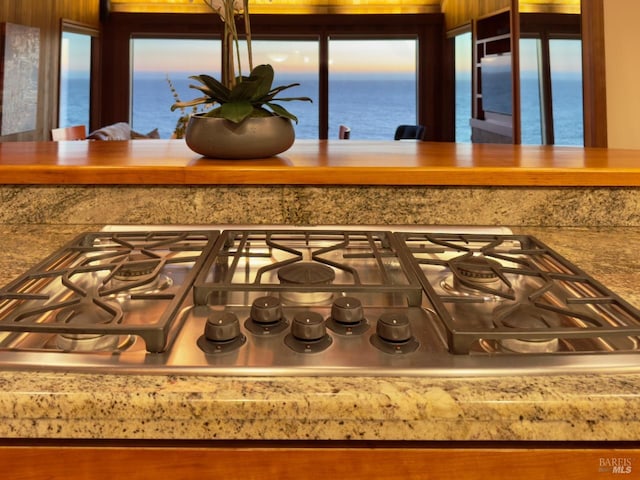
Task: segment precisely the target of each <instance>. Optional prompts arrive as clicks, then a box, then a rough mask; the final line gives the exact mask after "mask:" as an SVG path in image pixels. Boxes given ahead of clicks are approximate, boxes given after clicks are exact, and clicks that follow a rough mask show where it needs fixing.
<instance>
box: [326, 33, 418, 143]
mask: <svg viewBox="0 0 640 480" xmlns="http://www.w3.org/2000/svg"><path fill="white" fill-rule="evenodd" d="M416 56H417V40H415V39H404V40H403V39H397V40H396V39H393V40H350V39H349V40H347V39H331V40H330V41H329V138H338V130H339V128H340V125H346V126H348V127H349V128H350V129H351V137H350V138H351V139H368V140H374V139H386V140H389V139H393V136H394V133H395V130H396V127H397V126H398V125H400V124H409V125H413V124H416V123H417V103H416V99H417V82H416V72H417V67H416Z"/></svg>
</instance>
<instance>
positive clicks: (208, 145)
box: [171, 0, 311, 158]
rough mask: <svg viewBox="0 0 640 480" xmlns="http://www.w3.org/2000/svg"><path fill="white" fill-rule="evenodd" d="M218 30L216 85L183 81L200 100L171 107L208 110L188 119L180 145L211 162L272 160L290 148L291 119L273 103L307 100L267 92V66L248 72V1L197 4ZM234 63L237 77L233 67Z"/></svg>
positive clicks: (204, 78)
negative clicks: (211, 14)
mask: <svg viewBox="0 0 640 480" xmlns="http://www.w3.org/2000/svg"><path fill="white" fill-rule="evenodd" d="M203 1H204V2H205V3H206V4H207V5H209V7H211V8H212V9H213V10H214V11H215V12H216V13H217V14H218V15H219V17H220V19H221V20H222V22H223V24H224V34H223V37H222V74H221V80H217V79H215V78H214V77H212V76H210V75H206V74H201V75H194V76H192V77H189V78H191V79H193V80H196V81H197V82H199V84H198V85H190V87H191V88H194V89H197V90H199V91H200V92H201V93H202V96H200V97H198V98H195V99H193V100H190V101H186V102H180V101H177V102H175V103H174V104H173V105H172V106H171V110H172V111H173V110H176V109H185V108H189V107H194V106H197V105H207V106H211V107H212V108H210V109H208V110H207V111H206V112H203V113H198V114H194V115H191V117H190V119H189V122H188V124H187V129H186V133H185V140H186V142H187V145H188V146H189V148H191V149H192V150H194V151H195V152H197V153H200V154H201V155H204V156H207V157H215V158H261V157H270V156H273V155H277V154H278V153H281V152H283V151H285V150H287V149H288V148H289V147H291V145H292V144H293V141H294V139H295V132H294V129H293V125H292V123H291V122H292V121H294V122H296V123H297V122H298V119H297V117H296V116H295V115H293V114H292V113H291V112H289V111H288V110H287V109H286V108H284V107H283V106H282V105H280V103H279V102H287V101H294V100H299V101H308V102H310V101H311V99H310V98H308V97H279V96H278V95H279V94H280V93H281V92H282V91H284V90H286V89H289V88H292V87H296V86H298V85H299V84H298V83H293V84H290V85H283V86H278V87H273V79H274V70H273V67H272V66H271V65H268V64H265V65H258V66H256V67H255V68H254V67H253V58H252V56H253V55H252V50H251V26H250V17H249V0H203ZM240 17H242V18H243V19H244V28H245V39H246V42H247V57H248V65H249V73H248V74H247V75H243V72H242V62H241V55H240V48H239V42H240V38H239V34H238V29H237V26H236V20H237V19H239V18H240ZM236 63H237V72H236V68H235V64H236Z"/></svg>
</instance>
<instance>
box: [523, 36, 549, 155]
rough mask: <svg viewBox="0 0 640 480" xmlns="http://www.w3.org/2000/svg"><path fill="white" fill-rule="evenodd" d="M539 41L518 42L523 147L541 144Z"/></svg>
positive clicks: (532, 39)
mask: <svg viewBox="0 0 640 480" xmlns="http://www.w3.org/2000/svg"><path fill="white" fill-rule="evenodd" d="M538 52H540V40H539V39H536V38H526V39H522V40H520V125H521V128H520V132H521V137H522V138H521V143H522V144H523V145H540V144H541V143H542V132H543V124H542V120H543V119H544V116H543V115H542V108H543V104H542V103H541V102H540V89H541V88H542V85H541V83H540V72H539V66H538V63H539V59H538Z"/></svg>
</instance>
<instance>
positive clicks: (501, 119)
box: [471, 8, 520, 143]
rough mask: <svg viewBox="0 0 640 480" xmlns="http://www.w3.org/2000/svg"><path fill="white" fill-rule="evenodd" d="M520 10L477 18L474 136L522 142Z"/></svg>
mask: <svg viewBox="0 0 640 480" xmlns="http://www.w3.org/2000/svg"><path fill="white" fill-rule="evenodd" d="M517 17H518V12H517V11H516V10H514V9H512V8H508V9H506V10H503V11H501V12H498V13H495V14H492V15H489V16H486V17H482V18H478V19H477V20H475V22H474V35H473V38H474V50H473V56H474V58H473V64H474V71H473V100H474V101H473V112H472V119H471V127H472V140H473V141H474V142H476V143H519V139H520V133H519V132H520V128H519V123H520V122H519V120H518V118H519V93H518V90H519V87H518V82H517V81H516V78H517V76H518V54H517V52H518V48H517V42H518V38H519V34H518V20H517Z"/></svg>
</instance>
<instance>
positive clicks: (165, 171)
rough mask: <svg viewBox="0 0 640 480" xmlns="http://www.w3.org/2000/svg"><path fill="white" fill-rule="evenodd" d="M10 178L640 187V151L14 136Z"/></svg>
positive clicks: (0, 148) (1, 159)
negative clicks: (215, 148) (226, 156)
mask: <svg viewBox="0 0 640 480" xmlns="http://www.w3.org/2000/svg"><path fill="white" fill-rule="evenodd" d="M0 184H5V185H15V184H17V185H55V184H68V185H71V184H76V185H83V184H84V185H89V184H91V185H96V184H98V185H211V184H213V185H216V184H221V185H225V184H226V185H433V186H445V185H448V186H456V185H461V186H462V185H468V186H471V185H476V186H483V185H486V186H639V185H640V150H613V149H588V148H577V147H544V146H514V145H495V144H491V145H489V144H461V143H435V142H414V141H406V142H405V141H358V140H298V141H296V143H295V144H294V146H293V147H292V148H291V149H289V150H288V151H286V152H284V153H282V154H281V155H279V156H276V157H272V158H268V159H257V160H216V159H207V158H203V157H201V156H200V155H198V154H196V153H194V152H193V151H191V150H190V149H189V148H188V147H187V146H186V144H185V143H184V141H183V140H132V141H65V142H5V143H0Z"/></svg>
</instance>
